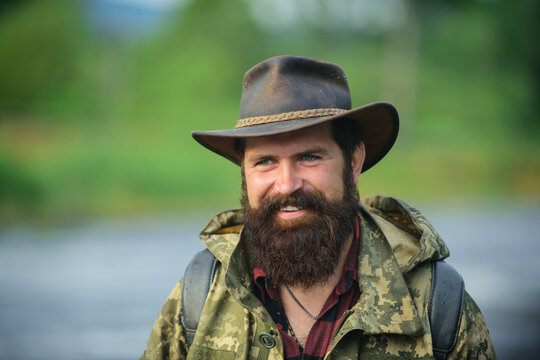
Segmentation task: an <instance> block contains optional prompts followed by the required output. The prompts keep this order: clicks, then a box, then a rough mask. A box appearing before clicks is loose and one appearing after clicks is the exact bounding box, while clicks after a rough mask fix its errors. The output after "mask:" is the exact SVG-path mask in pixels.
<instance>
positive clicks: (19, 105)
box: [0, 0, 80, 114]
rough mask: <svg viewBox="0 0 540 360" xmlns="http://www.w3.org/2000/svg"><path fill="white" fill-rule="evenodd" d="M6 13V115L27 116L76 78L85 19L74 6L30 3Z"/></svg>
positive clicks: (1, 98)
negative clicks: (71, 78) (79, 40)
mask: <svg viewBox="0 0 540 360" xmlns="http://www.w3.org/2000/svg"><path fill="white" fill-rule="evenodd" d="M8 3H13V2H8ZM2 10H3V12H4V14H3V16H2V21H0V53H1V54H2V56H0V112H1V113H4V114H5V113H6V112H14V111H15V112H22V111H24V112H27V111H28V110H30V109H32V105H33V104H34V102H35V101H36V100H38V98H39V97H42V96H50V92H51V91H54V90H55V89H58V88H59V87H61V86H62V85H63V84H65V83H66V81H68V80H69V78H70V76H72V74H73V71H74V67H75V62H76V49H77V44H78V38H77V35H78V31H77V29H80V27H79V24H80V16H79V14H78V9H77V6H76V2H73V1H69V0H54V1H39V0H27V1H24V2H22V3H21V4H17V6H14V5H13V4H12V5H11V6H9V4H8V5H3V8H2Z"/></svg>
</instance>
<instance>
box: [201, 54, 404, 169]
mask: <svg viewBox="0 0 540 360" xmlns="http://www.w3.org/2000/svg"><path fill="white" fill-rule="evenodd" d="M341 118H348V119H352V120H354V121H356V123H357V124H358V125H359V128H360V131H361V136H362V139H363V141H364V144H365V146H366V159H365V162H364V166H363V169H362V171H366V170H367V169H369V168H370V167H372V166H373V165H375V164H376V163H377V162H378V161H379V160H381V159H382V158H383V157H384V156H385V155H386V154H387V153H388V151H389V150H390V148H391V147H392V145H393V144H394V142H395V141H396V138H397V134H398V129H399V117H398V113H397V111H396V109H395V108H394V106H392V105H391V104H389V103H385V102H376V103H372V104H367V105H364V106H361V107H358V108H355V109H352V110H351V94H350V91H349V85H348V84H347V78H346V77H345V73H344V72H343V69H341V67H339V66H338V65H335V64H331V63H327V62H323V61H320V60H315V59H310V58H306V57H298V56H276V57H272V58H270V59H267V60H265V61H263V62H261V63H259V64H257V65H255V66H254V67H252V68H251V69H250V70H248V72H246V74H245V76H244V89H243V92H242V100H241V102H240V120H238V122H237V123H236V128H234V129H230V130H215V131H194V132H192V134H191V135H192V136H193V138H194V139H195V140H197V141H198V142H199V143H200V144H202V145H203V146H205V147H207V148H208V149H210V150H212V151H214V152H216V153H217V154H219V155H221V156H224V157H226V158H227V159H229V160H231V161H232V162H234V163H235V164H238V159H237V156H236V151H235V149H234V140H235V139H238V138H249V137H256V136H268V135H276V134H283V133H287V132H291V131H295V130H299V129H303V128H306V127H309V126H313V125H317V124H321V123H324V122H326V121H331V120H336V119H341Z"/></svg>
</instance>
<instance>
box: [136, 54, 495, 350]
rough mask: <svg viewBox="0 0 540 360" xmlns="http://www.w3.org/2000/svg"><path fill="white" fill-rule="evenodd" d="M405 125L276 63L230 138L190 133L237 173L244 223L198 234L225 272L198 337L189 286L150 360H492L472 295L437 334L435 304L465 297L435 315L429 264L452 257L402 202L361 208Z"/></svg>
mask: <svg viewBox="0 0 540 360" xmlns="http://www.w3.org/2000/svg"><path fill="white" fill-rule="evenodd" d="M398 123H399V121H398V114H397V111H396V110H395V108H394V107H393V106H392V105H390V104H388V103H382V102H379V103H373V104H368V105H364V106H362V107H359V108H355V109H351V98H350V93H349V87H348V84H347V80H346V77H345V74H344V72H343V70H342V69H341V68H340V67H339V66H337V65H334V64H330V63H326V62H323V61H319V60H315V59H310V58H304V57H293V56H280V57H274V58H270V59H267V60H265V61H263V62H261V63H260V64H258V65H256V66H255V67H253V68H252V69H250V70H249V71H248V72H247V73H246V75H245V77H244V89H243V94H242V100H241V104H240V120H239V121H238V122H237V125H236V128H235V129H231V130H219V131H197V132H193V137H194V138H195V140H197V141H198V142H199V143H201V144H202V145H204V146H205V147H207V148H209V149H210V150H212V151H214V152H216V153H217V154H219V155H221V156H223V157H225V158H227V159H229V160H231V161H233V162H235V163H236V164H238V165H239V166H240V168H241V173H242V200H241V202H242V210H232V211H226V212H223V213H220V214H218V215H216V216H215V217H214V218H213V219H212V220H210V222H209V223H208V225H206V226H205V228H204V229H203V230H202V232H201V234H200V236H201V239H202V241H203V242H204V244H205V245H206V247H207V248H208V251H209V252H210V253H211V254H212V256H211V257H212V258H214V257H215V259H217V260H216V264H217V267H216V270H213V271H212V274H211V275H212V276H213V278H212V279H213V280H212V281H211V282H209V284H208V286H209V290H208V291H207V292H204V293H203V294H202V296H203V301H202V303H204V307H203V309H202V314H200V320H198V321H197V323H196V326H195V328H196V331H193V332H192V333H191V335H190V334H189V332H190V331H191V330H190V329H188V328H187V326H186V325H185V318H186V316H187V314H186V312H187V311H186V309H185V308H187V307H188V306H189V304H190V302H192V301H196V300H195V298H196V297H197V296H201V294H200V293H197V294H194V293H192V292H189V291H186V289H185V288H184V285H183V282H182V280H181V281H180V282H179V283H178V284H177V286H176V287H175V288H174V289H173V291H172V292H171V294H170V295H169V298H168V299H167V301H166V303H165V305H164V307H163V309H162V311H161V313H160V314H159V316H158V318H157V320H156V322H155V324H154V327H153V329H152V333H151V335H150V340H149V342H148V347H147V349H146V351H145V353H144V355H143V356H142V359H284V358H285V359H323V358H324V359H334V358H335V359H358V358H361V359H399V358H410V359H434V356H436V357H437V358H444V357H445V358H447V359H495V358H496V356H495V352H494V349H493V345H492V342H491V338H490V336H489V332H488V330H487V327H486V324H485V321H484V318H483V316H482V314H481V312H480V310H479V309H478V307H477V305H476V304H475V303H474V301H473V300H472V298H471V297H470V296H469V295H468V294H467V293H461V294H462V296H461V298H460V299H461V300H460V302H459V306H457V307H459V312H457V313H456V314H458V315H456V316H452V315H451V314H450V312H448V311H446V310H444V311H443V312H442V315H440V316H439V317H440V318H441V319H442V325H440V324H434V322H433V321H434V320H433V319H432V316H431V312H432V311H435V312H436V310H434V308H435V307H437V305H435V306H433V305H432V303H437V301H438V302H440V303H442V304H444V303H445V302H446V301H447V302H449V303H453V301H450V300H449V299H450V298H452V293H454V292H456V291H459V289H457V288H448V289H445V292H444V295H442V297H441V298H438V299H439V300H437V301H435V302H433V301H432V298H433V297H437V296H439V295H437V294H439V293H438V291H437V292H435V291H433V290H434V289H435V285H434V284H435V282H434V281H432V280H433V279H435V278H436V275H435V272H434V271H433V266H434V265H433V264H436V263H440V260H442V259H444V258H445V257H447V256H448V255H449V252H448V249H447V247H446V245H445V244H444V242H443V241H442V239H441V238H440V236H439V235H438V234H437V233H436V231H435V230H434V229H433V227H432V226H431V225H430V223H429V222H428V221H427V220H426V219H425V218H424V217H423V216H422V215H421V214H420V213H419V212H418V211H417V210H416V209H414V208H412V207H410V206H409V205H407V204H406V203H405V202H403V201H400V200H397V199H394V198H387V197H382V196H376V197H368V198H362V199H361V200H360V198H359V195H358V190H357V184H358V178H359V176H360V174H361V173H362V172H365V171H367V170H368V169H370V168H371V167H372V166H373V165H375V164H376V163H377V162H378V161H379V160H381V159H382V158H383V157H384V156H385V155H386V154H387V153H388V151H389V150H390V148H391V147H392V145H393V144H394V142H395V140H396V137H397V133H398ZM187 276H188V275H187V274H186V277H187ZM190 276H191V275H190ZM186 281H187V280H186ZM191 281H192V282H193V280H191ZM201 281H202V279H201ZM195 282H200V281H198V280H197V281H195ZM443 287H444V286H443ZM202 303H201V304H202ZM451 305H452V304H451ZM432 307H433V309H432ZM444 309H447V307H444ZM450 324H454V325H455V334H454V335H453V337H452V336H451V337H450V341H449V343H450V344H449V346H448V347H445V348H444V349H442V348H440V347H439V345H437V344H439V340H440V338H441V337H445V336H446V338H448V336H447V335H448V334H446V335H444V333H445V332H446V333H448V332H449V331H448V328H449V327H450V328H451V327H452V326H450ZM441 334H442V335H441ZM443 335H444V336H443ZM450 335H452V334H450ZM447 342H448V341H447ZM441 354H442V355H441Z"/></svg>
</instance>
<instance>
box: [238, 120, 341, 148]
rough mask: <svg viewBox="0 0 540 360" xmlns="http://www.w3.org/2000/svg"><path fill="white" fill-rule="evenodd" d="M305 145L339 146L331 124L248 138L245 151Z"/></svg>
mask: <svg viewBox="0 0 540 360" xmlns="http://www.w3.org/2000/svg"><path fill="white" fill-rule="evenodd" d="M304 145H319V146H334V145H335V146H337V144H336V142H335V141H334V138H333V137H332V132H331V128H330V124H329V123H324V124H320V125H316V126H311V127H308V128H305V129H300V130H296V131H293V132H289V133H285V134H278V135H270V136H261V137H252V138H247V139H246V147H245V150H246V152H249V151H254V150H264V149H274V148H283V147H290V146H293V147H296V146H304Z"/></svg>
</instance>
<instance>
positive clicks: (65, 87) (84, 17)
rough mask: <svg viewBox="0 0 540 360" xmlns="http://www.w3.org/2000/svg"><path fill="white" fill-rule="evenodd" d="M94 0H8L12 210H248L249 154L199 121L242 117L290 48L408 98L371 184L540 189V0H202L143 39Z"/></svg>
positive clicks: (368, 95) (522, 196)
mask: <svg viewBox="0 0 540 360" xmlns="http://www.w3.org/2000/svg"><path fill="white" fill-rule="evenodd" d="M89 3H91V2H89V1H68V0H51V1H46V2H45V1H38V0H24V1H4V2H2V5H0V221H1V222H3V223H9V222H13V221H20V220H25V219H32V220H36V219H37V220H46V221H49V220H56V219H65V218H87V217H101V216H118V215H121V216H124V215H141V214H156V213H168V212H181V211H193V210H194V209H207V208H211V209H220V208H222V207H236V206H238V204H239V201H238V199H239V196H240V191H239V190H240V179H239V171H238V168H237V167H236V166H235V165H233V164H232V163H230V162H228V161H227V160H224V159H222V158H220V157H219V156H217V155H215V154H213V153H211V152H209V151H207V150H206V149H204V148H203V147H201V146H200V145H198V144H197V143H196V142H195V141H194V140H193V139H192V138H191V135H190V132H191V131H193V130H213V129H224V128H231V127H233V126H234V124H235V122H236V120H237V118H238V105H239V101H240V95H241V90H242V77H243V74H244V73H245V71H246V70H247V69H249V68H250V67H251V66H253V65H255V64H256V63H258V62H260V61H262V60H263V59H265V58H267V57H270V56H274V55H283V54H290V55H303V56H309V57H315V58H319V59H322V60H326V61H330V62H334V63H337V64H339V65H341V66H342V67H343V68H344V70H345V73H346V74H347V77H348V79H349V85H350V87H351V93H352V102H353V106H361V105H363V104H365V103H369V102H373V101H388V102H391V103H393V104H394V105H395V106H396V107H397V109H398V111H399V112H400V116H401V132H400V135H399V137H398V141H397V143H396V145H395V147H394V149H393V150H392V151H391V152H390V154H389V155H388V156H387V157H386V158H385V159H384V161H382V162H381V163H380V164H379V165H377V166H376V167H375V168H373V169H372V170H370V171H369V172H367V173H366V174H365V175H362V176H361V178H360V185H359V188H360V193H361V194H362V195H367V194H375V193H377V194H385V195H393V196H398V197H401V198H403V199H405V200H408V201H410V202H412V203H415V202H423V203H430V202H431V203H437V204H440V203H459V204H470V203H475V204H476V203H482V204H488V205H492V204H496V205H499V204H506V203H508V202H520V203H533V204H537V203H538V200H539V199H540V141H539V137H540V121H539V119H538V110H539V107H540V104H539V101H538V100H539V99H540V96H539V95H540V50H539V47H538V39H537V36H536V35H537V34H538V33H539V27H540V26H539V24H538V21H537V20H538V18H539V16H538V15H539V2H538V1H524V0H521V1H519V0H516V1H448V2H446V1H420V0H418V1H397V0H395V1H380V2H379V3H378V4H379V5H378V6H379V7H380V9H374V8H373V6H371V8H370V7H369V6H368V5H369V4H372V5H373V4H375V3H374V2H369V1H353V0H348V1H347V0H341V1H331V2H330V1H315V0H313V1H289V2H286V1H273V2H272V1H262V0H261V1H247V0H212V1H210V0H194V1H191V2H184V3H182V4H181V5H179V6H177V7H174V8H170V9H168V10H167V11H166V14H165V16H163V19H164V20H163V21H162V23H161V25H160V26H159V27H156V28H154V29H153V31H151V32H147V33H145V34H143V35H140V34H139V35H135V34H134V31H128V32H127V33H119V32H116V33H115V32H110V31H109V32H107V31H104V30H103V29H102V28H100V27H99V26H95V25H94V26H92V24H91V21H89V18H88V13H89ZM366 4H367V5H366Z"/></svg>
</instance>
